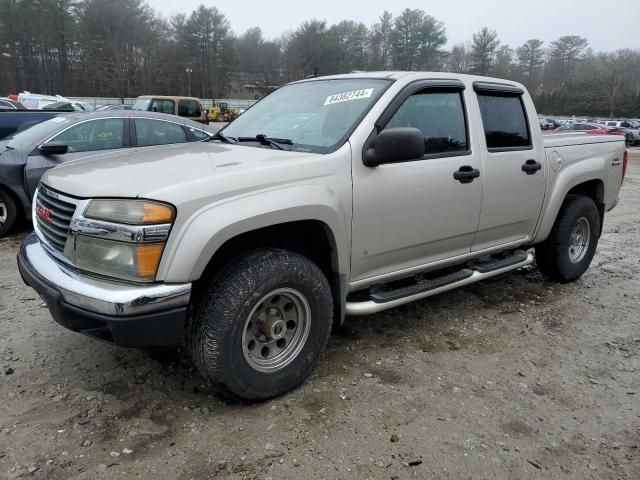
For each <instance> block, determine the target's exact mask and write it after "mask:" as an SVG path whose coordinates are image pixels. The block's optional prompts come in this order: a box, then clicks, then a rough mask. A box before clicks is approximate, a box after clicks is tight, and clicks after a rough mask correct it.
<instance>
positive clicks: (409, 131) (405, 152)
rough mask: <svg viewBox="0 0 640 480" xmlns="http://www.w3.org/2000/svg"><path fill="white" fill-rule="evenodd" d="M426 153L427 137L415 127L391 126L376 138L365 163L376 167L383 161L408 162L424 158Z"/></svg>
mask: <svg viewBox="0 0 640 480" xmlns="http://www.w3.org/2000/svg"><path fill="white" fill-rule="evenodd" d="M424 154H425V138H424V135H423V134H422V132H421V131H420V130H418V129H417V128H413V127H399V128H389V129H387V130H383V131H382V132H380V133H379V134H378V136H377V137H376V139H375V143H374V146H373V148H370V149H369V150H368V151H367V153H366V155H365V158H364V164H365V165H367V166H369V167H375V166H378V165H380V164H383V163H395V162H406V161H408V160H416V159H418V158H422V157H423V156H424Z"/></svg>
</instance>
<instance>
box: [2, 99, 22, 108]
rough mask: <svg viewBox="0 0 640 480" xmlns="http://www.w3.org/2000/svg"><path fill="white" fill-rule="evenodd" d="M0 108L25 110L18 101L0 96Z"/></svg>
mask: <svg viewBox="0 0 640 480" xmlns="http://www.w3.org/2000/svg"><path fill="white" fill-rule="evenodd" d="M0 110H26V108H25V106H24V105H22V104H21V103H20V102H16V101H15V100H11V99H10V98H5V97H2V98H0Z"/></svg>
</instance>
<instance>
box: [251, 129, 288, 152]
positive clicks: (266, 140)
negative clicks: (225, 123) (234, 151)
mask: <svg viewBox="0 0 640 480" xmlns="http://www.w3.org/2000/svg"><path fill="white" fill-rule="evenodd" d="M238 142H259V143H261V144H262V145H270V146H272V147H275V148H277V149H279V150H288V149H287V148H284V147H283V146H282V145H293V140H289V139H288V138H271V137H267V136H266V135H265V134H264V133H259V134H258V135H256V136H255V137H238ZM281 144H282V145H281Z"/></svg>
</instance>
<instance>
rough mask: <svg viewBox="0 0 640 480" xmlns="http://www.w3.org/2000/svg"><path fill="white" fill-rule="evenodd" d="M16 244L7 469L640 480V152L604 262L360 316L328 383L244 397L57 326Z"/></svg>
mask: <svg viewBox="0 0 640 480" xmlns="http://www.w3.org/2000/svg"><path fill="white" fill-rule="evenodd" d="M22 236H24V233H23V234H20V235H16V236H13V237H11V238H9V239H4V240H0V478H9V479H11V478H18V477H27V478H34V479H52V480H55V479H94V478H97V479H100V478H142V479H180V480H189V479H194V480H199V479H209V478H213V479H243V478H259V479H268V478H273V479H296V480H297V479H311V478H318V479H334V478H336V479H338V478H339V479H367V478H373V479H393V478H398V479H403V478H423V479H427V478H428V479H438V478H451V479H467V478H468V479H471V478H473V479H516V478H517V479H527V478H545V479H546V478H554V479H558V478H560V479H565V478H566V479H585V478H593V479H632V480H635V479H638V478H640V315H639V311H640V275H639V272H640V263H639V259H640V150H638V149H636V151H635V152H634V153H633V154H632V156H631V164H630V168H629V173H628V175H627V180H626V182H625V185H624V189H623V193H622V200H621V204H620V205H619V206H618V207H617V208H616V209H615V210H614V211H613V212H612V213H611V214H610V215H608V217H607V219H606V227H605V233H604V236H603V237H602V239H601V241H600V246H599V249H598V253H597V255H596V258H595V260H594V263H593V265H592V267H591V269H590V270H589V271H588V272H587V274H585V276H584V277H583V278H582V279H581V280H580V281H578V282H576V283H574V284H571V285H559V284H552V283H547V282H545V281H544V280H543V279H542V278H541V277H540V276H539V274H538V273H537V272H536V271H535V269H533V268H528V269H525V270H521V271H518V272H515V273H513V274H507V275H504V276H502V277H499V278H497V279H493V280H492V281H487V282H484V283H481V284H475V285H472V286H469V287H467V288H464V289H462V290H458V291H454V292H451V293H448V294H443V295H441V296H439V297H435V298H432V299H430V300H427V301H422V302H419V303H416V304H413V305H409V306H406V307H402V308H398V309H396V310H393V311H389V312H386V313H383V314H378V315H375V316H372V317H369V318H361V319H360V318H359V319H355V318H354V319H348V320H347V323H346V326H345V328H344V329H343V330H342V331H341V332H337V333H336V334H334V335H333V337H332V339H331V341H330V345H329V348H328V351H327V352H326V354H325V355H324V357H323V358H322V361H321V364H320V365H319V367H318V368H317V369H316V370H315V371H314V373H313V376H312V377H311V378H310V379H309V380H308V381H307V382H306V383H305V384H304V385H303V386H302V387H301V388H299V389H297V390H295V391H294V392H292V393H290V394H289V395H286V396H284V397H282V398H278V399H276V400H274V401H270V402H267V403H264V404H260V405H238V404H226V403H224V402H223V401H222V400H220V399H219V398H218V397H217V396H216V395H215V392H214V391H212V390H211V389H210V388H209V387H207V386H205V385H203V380H202V378H201V377H199V375H198V374H197V372H195V371H194V370H193V368H192V367H191V366H190V365H189V363H188V362H187V361H185V360H182V359H181V358H180V357H178V356H172V355H168V356H165V357H163V358H157V357H150V356H149V355H148V354H145V353H143V352H140V351H135V350H125V349H119V348H115V347H112V346H109V345H106V344H102V343H99V342H97V341H94V340H91V339H89V338H86V337H84V336H82V335H78V334H74V333H70V332H68V331H65V330H64V329H63V328H61V327H60V326H58V325H57V324H55V323H54V322H53V321H52V320H51V317H50V316H49V313H48V311H47V309H46V308H45V307H44V305H43V303H42V301H41V300H40V299H39V298H38V297H37V295H36V294H35V293H34V292H33V291H32V290H30V289H29V288H27V287H25V286H24V285H23V284H22V282H21V280H20V278H19V275H18V271H17V268H16V265H15V255H16V252H17V249H18V245H19V242H20V240H21V238H22Z"/></svg>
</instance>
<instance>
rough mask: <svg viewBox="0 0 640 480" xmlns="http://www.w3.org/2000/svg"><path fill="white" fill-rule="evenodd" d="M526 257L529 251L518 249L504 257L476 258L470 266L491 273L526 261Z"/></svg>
mask: <svg viewBox="0 0 640 480" xmlns="http://www.w3.org/2000/svg"><path fill="white" fill-rule="evenodd" d="M526 259H527V252H523V251H522V250H516V251H515V252H514V253H513V254H511V255H507V256H505V257H502V258H494V257H486V258H481V259H478V260H475V261H473V262H471V263H470V265H469V268H473V269H474V270H477V271H478V272H480V273H489V272H493V271H494V270H500V269H503V268H506V267H510V266H512V265H516V264H518V263H521V262H524V261H525V260H526Z"/></svg>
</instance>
